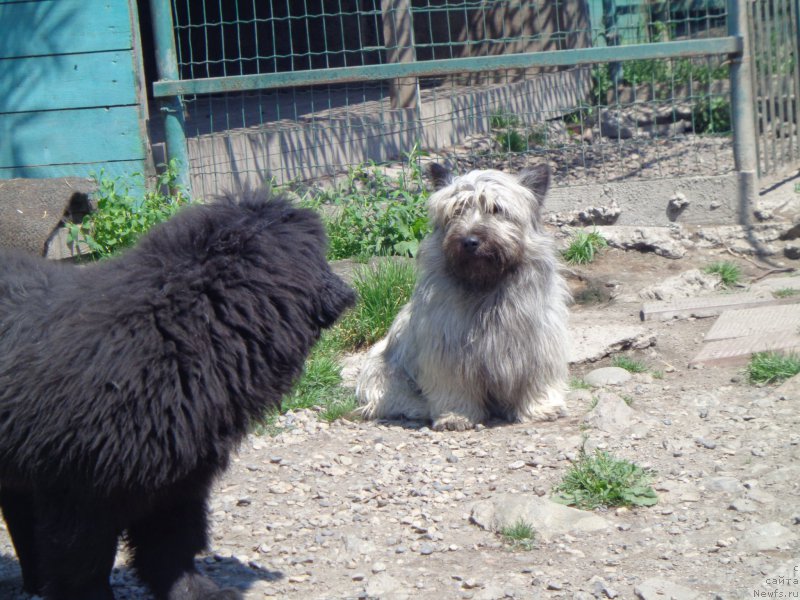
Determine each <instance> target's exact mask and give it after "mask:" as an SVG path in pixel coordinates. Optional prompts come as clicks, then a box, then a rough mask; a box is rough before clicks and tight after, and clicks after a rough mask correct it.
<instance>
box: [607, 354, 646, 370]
mask: <svg viewBox="0 0 800 600" xmlns="http://www.w3.org/2000/svg"><path fill="white" fill-rule="evenodd" d="M611 364H612V365H613V366H615V367H619V368H620V369H625V370H626V371H628V372H629V373H644V372H645V371H647V367H646V366H645V364H644V363H643V362H641V361H638V360H634V359H632V358H629V357H627V356H615V357H614V359H613V360H612V361H611Z"/></svg>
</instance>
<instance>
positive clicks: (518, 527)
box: [498, 517, 536, 550]
mask: <svg viewBox="0 0 800 600" xmlns="http://www.w3.org/2000/svg"><path fill="white" fill-rule="evenodd" d="M498 533H499V534H500V536H501V537H502V538H503V539H504V540H505V541H506V543H507V544H509V545H510V546H511V547H512V548H514V549H521V550H532V549H533V547H534V538H535V537H536V532H535V531H534V529H533V526H532V525H531V524H530V523H528V522H526V521H525V520H524V519H523V518H522V517H520V518H519V519H517V520H516V521H515V522H514V523H512V524H511V525H506V526H505V527H502V528H501V529H500V530H499V531H498Z"/></svg>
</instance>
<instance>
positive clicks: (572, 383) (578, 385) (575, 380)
mask: <svg viewBox="0 0 800 600" xmlns="http://www.w3.org/2000/svg"><path fill="white" fill-rule="evenodd" d="M569 388H570V389H571V390H590V389H592V386H590V385H589V384H588V383H586V382H585V381H584V380H583V379H581V378H580V377H571V378H570V380H569Z"/></svg>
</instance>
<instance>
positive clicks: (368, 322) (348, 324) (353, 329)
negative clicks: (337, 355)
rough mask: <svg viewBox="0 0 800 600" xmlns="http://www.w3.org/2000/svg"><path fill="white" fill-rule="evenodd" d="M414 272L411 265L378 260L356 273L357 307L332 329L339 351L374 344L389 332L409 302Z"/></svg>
mask: <svg viewBox="0 0 800 600" xmlns="http://www.w3.org/2000/svg"><path fill="white" fill-rule="evenodd" d="M415 280H416V270H415V267H414V265H413V264H412V263H411V262H406V261H400V260H393V259H389V258H387V259H381V260H379V261H378V262H377V263H376V264H375V265H373V266H370V267H364V268H362V269H361V270H359V271H358V272H357V273H356V277H355V279H354V280H353V287H354V288H355V290H356V292H357V293H358V303H357V304H356V306H355V307H354V308H353V309H352V310H351V311H350V312H348V313H347V314H346V315H345V316H344V318H342V320H341V321H340V322H339V323H338V324H337V325H336V326H335V327H334V329H333V334H334V338H335V340H336V342H337V344H338V346H339V348H340V349H341V350H357V349H359V348H361V347H363V346H368V345H370V344H374V343H375V342H377V341H378V340H379V339H381V338H382V337H383V336H385V335H386V332H387V331H388V330H389V326H390V325H391V324H392V321H394V318H395V317H396V316H397V313H398V312H400V309H401V308H402V307H403V305H404V304H406V303H407V302H408V301H409V300H410V299H411V293H412V292H413V290H414V282H415Z"/></svg>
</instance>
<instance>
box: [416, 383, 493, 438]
mask: <svg viewBox="0 0 800 600" xmlns="http://www.w3.org/2000/svg"><path fill="white" fill-rule="evenodd" d="M434 371H435V370H434ZM430 375H432V373H430V372H429V373H426V375H425V376H424V379H423V380H422V381H420V383H421V385H422V389H423V390H424V391H425V397H426V398H427V399H428V404H429V406H430V414H431V420H432V421H433V429H434V430H435V431H465V430H467V429H473V428H474V427H475V425H477V424H478V423H482V422H484V421H485V420H486V419H487V417H488V416H489V414H488V411H487V409H486V405H485V402H484V392H483V390H475V389H466V387H465V386H463V385H459V382H458V381H456V380H454V378H452V377H446V376H443V373H442V372H439V375H440V376H439V377H434V376H430Z"/></svg>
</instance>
